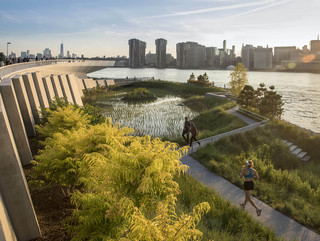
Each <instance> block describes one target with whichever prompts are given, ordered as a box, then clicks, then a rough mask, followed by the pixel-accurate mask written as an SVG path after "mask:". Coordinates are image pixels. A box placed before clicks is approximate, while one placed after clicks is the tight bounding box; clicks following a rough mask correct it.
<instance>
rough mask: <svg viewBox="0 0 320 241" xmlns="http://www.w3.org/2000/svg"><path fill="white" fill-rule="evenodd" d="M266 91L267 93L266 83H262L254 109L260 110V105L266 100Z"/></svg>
mask: <svg viewBox="0 0 320 241" xmlns="http://www.w3.org/2000/svg"><path fill="white" fill-rule="evenodd" d="M266 91H267V88H266V85H265V84H264V83H260V84H259V87H258V88H257V90H256V103H255V105H254V106H253V107H255V108H259V106H260V103H261V101H262V99H263V98H264V96H265V93H266Z"/></svg>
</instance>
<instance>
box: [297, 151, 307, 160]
mask: <svg viewBox="0 0 320 241" xmlns="http://www.w3.org/2000/svg"><path fill="white" fill-rule="evenodd" d="M306 155H307V153H306V152H305V151H302V152H300V153H299V154H298V155H297V157H298V158H299V159H302V158H304V157H305V156H306Z"/></svg>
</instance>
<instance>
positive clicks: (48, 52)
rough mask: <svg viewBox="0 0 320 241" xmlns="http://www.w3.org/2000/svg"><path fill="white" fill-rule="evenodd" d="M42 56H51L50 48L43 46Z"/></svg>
mask: <svg viewBox="0 0 320 241" xmlns="http://www.w3.org/2000/svg"><path fill="white" fill-rule="evenodd" d="M43 56H44V57H45V58H51V50H50V49H48V48H45V49H44V50H43Z"/></svg>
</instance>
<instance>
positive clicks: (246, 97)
mask: <svg viewBox="0 0 320 241" xmlns="http://www.w3.org/2000/svg"><path fill="white" fill-rule="evenodd" d="M255 102H256V93H255V90H254V89H253V87H252V86H251V85H245V86H244V88H243V89H242V90H241V92H240V95H239V98H238V104H239V105H240V106H244V107H249V106H250V107H253V106H254V105H255Z"/></svg>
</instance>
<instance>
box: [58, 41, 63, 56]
mask: <svg viewBox="0 0 320 241" xmlns="http://www.w3.org/2000/svg"><path fill="white" fill-rule="evenodd" d="M59 57H60V58H63V57H64V53H63V43H61V44H60V54H59Z"/></svg>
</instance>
